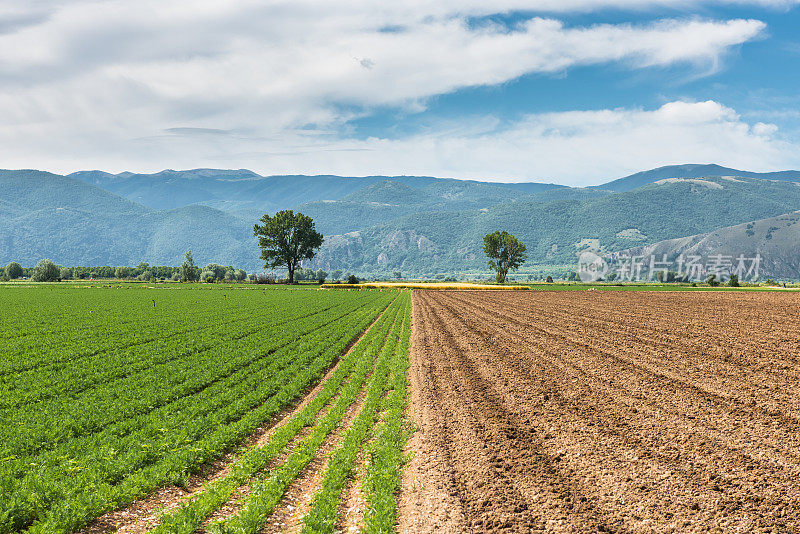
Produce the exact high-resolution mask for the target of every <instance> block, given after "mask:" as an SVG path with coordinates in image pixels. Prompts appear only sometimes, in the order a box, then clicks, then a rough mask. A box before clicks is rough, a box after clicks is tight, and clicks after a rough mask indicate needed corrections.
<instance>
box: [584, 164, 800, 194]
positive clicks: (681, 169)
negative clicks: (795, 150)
mask: <svg viewBox="0 0 800 534" xmlns="http://www.w3.org/2000/svg"><path fill="white" fill-rule="evenodd" d="M704 176H741V177H743V178H761V179H763V180H786V181H790V182H791V181H795V182H797V181H800V171H779V172H749V171H740V170H738V169H731V168H728V167H720V166H719V165H713V164H712V165H698V164H687V165H669V166H666V167H659V168H657V169H651V170H649V171H642V172H637V173H636V174H631V175H630V176H626V177H624V178H619V179H617V180H613V181H611V182H608V183H606V184H603V185H601V186H598V187H599V188H600V189H607V190H610V191H617V192H622V191H632V190H634V189H636V188H637V187H641V186H643V185H647V184H651V183H653V182H657V181H658V180H664V179H666V178H702V177H704Z"/></svg>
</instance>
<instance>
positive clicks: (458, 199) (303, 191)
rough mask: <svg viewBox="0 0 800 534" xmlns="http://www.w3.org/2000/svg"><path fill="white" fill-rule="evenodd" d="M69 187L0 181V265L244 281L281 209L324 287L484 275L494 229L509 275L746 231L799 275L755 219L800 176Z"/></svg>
mask: <svg viewBox="0 0 800 534" xmlns="http://www.w3.org/2000/svg"><path fill="white" fill-rule="evenodd" d="M72 176H73V177H62V176H57V175H53V174H49V173H43V172H38V171H0V229H4V230H6V231H5V232H0V236H2V237H0V261H3V262H8V261H10V260H12V259H13V260H15V261H17V262H19V263H21V264H22V265H33V264H35V263H36V262H37V261H39V259H41V258H42V257H45V256H46V257H49V258H51V259H52V260H53V261H54V262H56V263H57V264H62V265H136V264H137V263H138V262H140V261H146V262H148V263H149V264H151V265H179V264H180V263H181V262H182V261H183V260H184V257H183V256H184V253H185V251H186V250H189V249H191V250H192V251H193V254H194V258H195V260H197V262H198V264H199V265H204V264H209V263H215V264H219V265H236V266H237V267H239V268H241V269H244V270H247V271H250V272H253V271H258V270H260V269H261V268H262V265H263V264H260V263H259V262H258V248H257V245H256V243H254V241H253V237H252V236H253V232H252V228H253V222H254V221H256V220H257V218H258V217H260V216H261V215H262V214H264V213H268V214H272V213H275V212H276V211H280V210H284V209H293V210H294V211H295V212H297V211H300V212H302V213H303V214H305V215H307V216H309V217H311V218H313V219H314V220H315V222H316V230H317V231H318V232H319V233H321V234H325V235H326V240H325V243H324V244H323V245H322V246H321V247H320V248H319V249H318V251H317V252H316V254H315V256H314V258H313V260H310V261H309V260H307V261H305V262H303V267H305V268H311V269H313V270H314V271H315V272H316V271H317V270H320V269H322V270H324V271H327V272H330V273H331V277H332V278H334V279H337V278H339V277H337V276H335V273H336V271H343V272H347V271H349V272H352V273H356V274H357V275H359V276H368V277H369V276H383V277H391V276H393V274H394V273H395V272H401V273H403V274H404V275H405V276H406V277H409V278H415V277H431V278H433V277H435V276H436V275H439V274H442V275H443V276H445V277H456V278H461V277H463V276H464V275H465V274H466V275H469V276H477V275H481V274H483V275H485V274H486V273H487V269H486V263H485V261H484V260H483V252H482V238H483V236H484V235H485V234H486V233H488V232H491V231H493V230H494V229H495V228H505V229H507V230H509V231H510V232H512V233H513V234H514V235H515V236H517V237H518V238H519V239H520V240H521V241H523V242H524V243H525V244H526V246H527V254H528V261H527V262H526V264H525V266H524V267H523V268H522V269H521V270H520V274H518V275H517V276H525V277H528V276H529V277H531V278H532V279H536V278H539V279H543V278H544V277H546V276H548V275H550V276H555V277H557V278H561V277H566V276H568V274H569V273H570V271H573V270H574V269H575V259H576V253H580V252H581V251H582V250H586V249H591V250H595V251H598V252H612V251H619V250H624V249H630V248H634V247H641V246H647V245H650V244H653V243H657V242H661V241H664V240H669V239H676V238H685V237H687V236H692V235H697V234H705V233H708V232H712V231H715V230H718V229H721V228H733V227H736V226H737V225H740V224H749V225H750V226H749V227H748V228H746V229H742V231H741V238H740V237H735V240H734V243H736V244H737V246H739V245H746V246H747V247H749V248H748V250H756V249H757V248H759V247H762V248H763V247H764V246H768V247H770V248H771V250H773V252H772V253H771V257H773V258H777V259H776V262H775V263H774V265H771V266H770V268H771V269H775V270H774V271H773V272H770V273H769V274H770V275H772V274H774V275H775V276H781V277H786V276H787V273H789V272H792V273H794V274H795V276H800V270H798V269H800V266H797V265H796V262H794V261H793V260H792V257H800V255H798V254H794V255H792V254H788V253H787V254H786V255H779V254H776V253H775V252H776V251H780V250H783V249H785V248H786V247H787V246H791V245H790V244H791V243H792V240H794V241H797V239H796V238H795V237H794V235H793V234H792V233H791V232H787V231H786V230H785V229H784V227H785V224H780V223H779V222H778V221H773V222H772V224H769V225H767V226H765V227H764V228H763V231H762V227H761V225H760V224H759V223H758V221H760V220H766V219H769V218H775V217H780V216H783V215H785V214H790V212H793V211H794V210H800V187H798V186H797V185H796V184H794V183H793V182H791V181H788V180H792V179H800V178H798V176H800V175H798V173H796V172H789V171H787V172H784V173H773V174H767V175H758V174H755V173H748V172H744V171H736V170H735V169H727V168H724V167H718V166H701V165H688V166H674V167H665V168H661V169H654V170H652V171H646V172H644V173H637V174H636V175H632V176H630V177H626V178H623V179H620V180H617V181H614V182H609V183H608V184H605V185H603V186H600V187H593V188H568V187H563V186H556V185H553V184H535V183H528V184H494V183H482V182H474V181H461V180H451V179H439V178H431V177H414V176H396V177H387V176H373V177H364V178H354V177H336V176H275V177H261V176H258V175H256V174H255V173H252V172H250V171H245V170H238V171H221V170H214V169H198V170H194V171H164V172H162V173H158V174H155V175H136V174H131V173H123V174H120V175H111V174H107V173H102V172H99V171H91V172H82V173H76V174H75V175H72ZM723 176H725V178H723ZM681 177H683V178H681ZM732 177H736V178H732ZM761 177H765V178H770V179H774V180H777V181H771V180H762V179H759V178H761ZM684 178H686V179H684ZM656 182H657V183H656ZM101 187H102V188H105V189H101ZM120 195H121V196H120ZM186 229H191V230H192V231H186ZM787 243H788V244H789V245H787ZM765 244H766V245H765ZM298 268H299V266H298ZM139 274H143V273H139ZM139 274H137V275H136V276H139ZM341 274H342V273H340V276H341ZM72 276H78V274H77V273H76V272H73V273H72ZM153 276H154V277H155V278H161V276H159V274H158V273H156V272H153ZM179 276H180V275H179ZM198 276H199V273H198ZM170 277H171V275H170Z"/></svg>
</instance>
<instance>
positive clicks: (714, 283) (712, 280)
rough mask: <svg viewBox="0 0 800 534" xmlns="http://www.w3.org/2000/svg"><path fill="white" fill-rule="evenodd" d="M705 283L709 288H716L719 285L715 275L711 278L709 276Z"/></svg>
mask: <svg viewBox="0 0 800 534" xmlns="http://www.w3.org/2000/svg"><path fill="white" fill-rule="evenodd" d="M706 282H708V285H710V286H711V287H716V286H718V285H719V280H717V275H716V274H712V275H711V276H709V277H708V280H706Z"/></svg>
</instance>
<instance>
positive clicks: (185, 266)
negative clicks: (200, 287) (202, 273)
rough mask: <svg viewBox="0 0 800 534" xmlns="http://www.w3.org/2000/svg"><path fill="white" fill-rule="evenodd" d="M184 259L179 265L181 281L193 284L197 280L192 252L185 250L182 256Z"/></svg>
mask: <svg viewBox="0 0 800 534" xmlns="http://www.w3.org/2000/svg"><path fill="white" fill-rule="evenodd" d="M184 257H185V258H186V259H184V260H183V263H182V264H181V280H183V281H184V282H194V281H195V280H197V269H196V268H195V266H194V256H192V251H191V250H187V251H186V254H185V256H184Z"/></svg>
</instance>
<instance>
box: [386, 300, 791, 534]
mask: <svg viewBox="0 0 800 534" xmlns="http://www.w3.org/2000/svg"><path fill="white" fill-rule="evenodd" d="M798 303H800V299H798V298H797V297H796V296H794V295H789V294H786V295H784V294H759V295H752V294H747V295H741V296H740V295H738V294H736V295H733V294H722V293H690V294H680V295H678V294H663V293H649V292H624V293H623V292H619V293H607V294H605V295H603V296H599V295H596V294H591V295H586V294H581V293H556V292H553V293H539V292H537V293H527V292H519V293H516V294H511V293H505V292H498V293H492V292H488V293H483V294H478V293H476V292H448V293H444V292H441V293H437V292H428V293H424V294H423V293H421V292H415V294H414V334H413V336H412V362H411V398H412V403H411V410H412V416H413V417H414V419H415V422H416V423H417V424H418V426H419V431H418V432H417V435H415V436H414V437H413V438H412V440H411V442H410V450H412V451H413V452H415V453H416V457H415V458H414V459H413V460H412V461H411V463H410V464H409V466H408V467H407V469H406V473H405V475H404V482H403V491H402V495H401V507H400V511H401V514H400V531H401V532H431V531H434V530H439V531H445V532H464V531H475V532H478V531H504V532H513V531H520V532H522V531H524V532H530V531H552V532H558V531H561V532H602V531H617V532H628V531H630V532H679V531H680V532H701V531H702V532H726V531H742V532H744V531H748V532H750V531H753V532H797V531H798V529H800V454H798V453H797V450H798V449H799V448H800V441H799V439H800V438H798V436H797V434H798V432H797V431H798V428H799V427H800V425H798V421H797V417H796V416H797V414H798V412H797V411H796V409H797V407H798V405H799V403H798V400H797V399H798V397H797V394H798V392H800V388H799V387H798V386H799V385H800V377H799V376H798V373H797V369H796V362H797V353H796V352H794V351H791V352H789V353H787V352H785V350H786V349H787V347H789V348H791V347H795V348H796V347H797V339H796V338H797V336H796V333H794V332H793V333H792V334H787V335H785V336H784V335H781V332H782V329H785V325H786V324H789V323H792V324H797V322H798V318H800V317H799V315H800V313H799V312H798V309H799V308H798V306H797V305H798ZM750 326H752V329H750ZM765 336H772V339H765Z"/></svg>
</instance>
